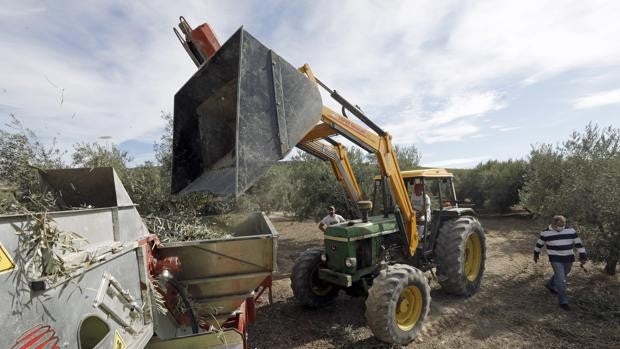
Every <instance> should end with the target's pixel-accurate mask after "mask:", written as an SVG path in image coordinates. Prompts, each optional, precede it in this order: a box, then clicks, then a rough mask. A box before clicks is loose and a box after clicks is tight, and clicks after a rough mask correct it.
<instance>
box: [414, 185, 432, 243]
mask: <svg viewBox="0 0 620 349" xmlns="http://www.w3.org/2000/svg"><path fill="white" fill-rule="evenodd" d="M423 189H424V184H422V183H416V184H414V185H413V195H412V196H411V204H412V205H413V209H414V210H415V215H416V221H417V225H418V235H420V236H422V235H423V233H424V223H425V222H426V221H428V223H430V222H431V198H430V196H428V194H424V198H422V192H423V191H424V190H423Z"/></svg>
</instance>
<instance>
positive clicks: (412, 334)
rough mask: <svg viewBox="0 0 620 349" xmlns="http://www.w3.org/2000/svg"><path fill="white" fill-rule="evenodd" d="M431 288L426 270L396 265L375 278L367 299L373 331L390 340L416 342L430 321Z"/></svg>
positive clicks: (404, 342)
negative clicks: (425, 322)
mask: <svg viewBox="0 0 620 349" xmlns="http://www.w3.org/2000/svg"><path fill="white" fill-rule="evenodd" d="M430 305H431V288H430V286H429V285H428V281H427V280H426V277H425V276H424V273H422V271H420V270H418V269H416V268H414V267H412V266H409V265H406V264H394V265H391V266H388V267H387V268H385V269H383V270H381V272H380V273H379V275H378V276H377V277H375V279H374V282H373V285H372V287H371V288H370V290H369V291H368V298H367V299H366V321H367V322H368V326H369V327H370V329H371V330H372V333H373V334H374V335H375V336H376V337H377V338H378V339H380V340H382V341H384V342H387V343H394V344H399V345H406V344H408V343H410V342H411V341H413V340H414V339H415V338H416V337H417V335H418V333H419V332H420V330H421V329H422V326H423V325H424V321H425V320H426V316H427V315H428V312H429V310H430Z"/></svg>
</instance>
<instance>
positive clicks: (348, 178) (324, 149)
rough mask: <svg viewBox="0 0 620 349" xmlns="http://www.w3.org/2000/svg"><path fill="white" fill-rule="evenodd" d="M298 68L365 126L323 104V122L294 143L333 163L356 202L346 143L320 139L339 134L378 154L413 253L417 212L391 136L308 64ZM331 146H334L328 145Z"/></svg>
mask: <svg viewBox="0 0 620 349" xmlns="http://www.w3.org/2000/svg"><path fill="white" fill-rule="evenodd" d="M299 71H301V72H302V73H303V74H305V75H306V76H307V77H308V79H310V81H312V82H313V83H315V84H317V85H318V86H320V87H322V88H323V89H325V90H326V91H327V92H329V93H330V95H331V96H332V97H333V98H334V99H335V100H336V101H337V102H339V103H340V104H341V105H342V106H343V108H345V109H347V110H349V111H351V112H352V113H353V114H354V115H355V116H357V117H358V118H359V119H360V120H361V121H363V122H364V123H365V124H366V127H365V126H362V125H360V124H357V123H355V122H353V121H352V120H350V119H348V118H346V117H344V116H343V115H340V114H338V113H337V112H335V111H333V110H331V109H330V108H328V107H326V106H323V109H322V111H321V121H322V123H319V124H317V125H316V126H315V127H314V128H313V129H312V130H311V131H310V132H308V133H307V134H306V136H304V138H302V140H301V141H300V142H299V144H297V147H298V148H300V149H302V150H304V151H307V152H309V153H310V154H313V155H315V156H317V157H319V158H324V157H327V158H328V159H329V160H330V162H331V164H332V168H333V170H334V173H335V175H336V178H337V179H338V181H339V182H340V183H341V184H342V186H343V187H344V189H345V191H346V193H347V195H348V196H349V198H350V199H351V200H354V202H357V201H358V200H359V199H360V198H361V197H362V193H361V191H360V188H359V186H358V184H357V180H356V179H355V175H354V173H353V170H352V168H351V165H350V163H349V160H348V158H347V157H346V149H345V147H344V146H343V145H341V144H335V145H331V144H328V143H326V142H324V141H322V139H325V140H328V142H330V143H333V141H332V140H331V139H330V138H329V137H330V136H334V135H342V136H344V137H345V138H347V139H349V140H350V141H351V142H353V143H355V144H356V145H358V146H360V147H361V148H363V149H365V150H366V151H368V152H372V153H374V154H375V155H376V156H377V161H378V163H379V167H380V169H381V176H382V177H384V178H387V181H388V183H389V187H390V189H391V191H392V197H393V198H394V200H395V201H396V202H395V204H396V205H395V207H396V210H395V215H396V220H397V222H398V224H399V228H400V230H401V232H402V233H404V236H403V238H405V240H406V242H408V245H409V251H408V252H409V254H410V255H414V254H415V250H416V248H417V246H418V228H417V224H416V215H415V211H414V210H413V205H412V204H411V201H410V199H409V195H408V194H407V188H406V186H405V181H404V180H403V178H402V175H401V172H400V168H399V167H398V160H397V157H396V153H395V152H394V147H393V146H392V136H390V134H389V133H387V132H385V131H383V130H382V129H381V128H380V127H379V126H377V125H376V124H374V123H373V122H372V121H371V120H370V119H368V118H367V117H366V116H365V115H364V114H363V113H362V112H361V111H360V110H359V109H358V108H356V107H355V106H353V105H351V104H350V103H349V102H347V101H346V100H345V99H344V98H342V96H340V95H339V94H338V93H337V92H335V91H333V90H331V89H329V88H328V87H327V86H326V85H325V84H323V83H322V82H321V81H320V80H319V79H318V78H317V77H316V76H315V75H314V73H313V72H312V69H311V68H310V66H309V65H307V64H305V65H304V66H302V67H301V68H299ZM369 128H370V130H369ZM318 145H320V146H318ZM330 146H331V147H332V148H333V149H330ZM330 151H333V152H334V153H336V154H337V156H336V157H337V159H333V158H334V156H332V157H328V156H325V154H327V153H329V152H330Z"/></svg>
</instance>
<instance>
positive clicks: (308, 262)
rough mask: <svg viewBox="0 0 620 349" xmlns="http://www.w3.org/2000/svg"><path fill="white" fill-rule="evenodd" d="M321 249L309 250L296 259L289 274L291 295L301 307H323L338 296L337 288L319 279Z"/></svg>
mask: <svg viewBox="0 0 620 349" xmlns="http://www.w3.org/2000/svg"><path fill="white" fill-rule="evenodd" d="M323 251H324V250H323V249H322V248H311V249H308V250H306V251H305V252H304V253H302V254H301V256H299V258H297V260H296V261H295V265H294V266H293V271H292V272H291V288H292V289H293V295H295V298H296V299H297V300H298V301H299V302H300V303H301V304H303V305H305V306H307V307H312V308H318V307H323V306H325V305H327V304H329V303H330V302H331V301H332V300H333V299H334V298H336V296H338V291H340V290H339V289H338V287H336V286H335V285H333V284H330V283H328V282H326V281H323V280H321V279H319V268H320V267H321V265H322V264H323V262H321V255H322V254H323Z"/></svg>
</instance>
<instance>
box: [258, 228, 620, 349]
mask: <svg viewBox="0 0 620 349" xmlns="http://www.w3.org/2000/svg"><path fill="white" fill-rule="evenodd" d="M272 220H273V222H274V224H275V226H276V229H277V230H278V232H279V233H280V238H279V242H278V244H279V246H278V249H279V250H278V269H279V270H278V272H277V273H276V274H275V275H274V283H273V297H274V299H273V300H274V302H273V304H271V305H267V304H264V305H263V306H261V307H259V308H258V309H257V312H258V314H257V320H256V322H255V323H253V324H251V325H250V327H249V346H250V347H251V348H356V349H357V348H390V347H391V346H390V345H387V344H385V343H383V342H380V341H378V340H377V339H376V338H374V336H373V335H372V332H371V331H370V329H369V328H368V327H367V326H366V320H365V319H364V311H365V305H364V299H363V298H351V297H349V296H347V295H345V294H344V293H341V294H340V296H339V297H338V298H337V299H336V300H335V302H334V303H333V304H332V305H331V306H329V307H327V308H323V309H307V308H304V307H302V306H301V305H300V304H299V303H297V302H296V301H295V299H294V298H293V293H292V291H291V288H290V279H289V278H290V272H291V269H292V266H293V264H294V261H295V259H296V258H297V256H298V255H299V254H300V253H301V252H303V251H304V250H306V249H307V248H310V247H316V246H322V233H321V231H319V230H318V228H317V224H316V223H314V222H308V221H306V222H296V221H293V220H290V219H288V218H285V217H282V216H273V217H272ZM481 222H482V224H483V226H484V228H485V231H486V236H487V260H486V271H485V274H484V278H483V282H482V286H481V288H480V291H479V292H478V293H477V294H475V295H474V296H472V297H470V298H461V297H455V296H451V295H449V294H446V293H444V292H443V291H442V290H441V287H440V286H439V284H438V283H437V282H436V281H435V280H431V287H432V292H431V296H432V303H431V312H430V314H429V317H428V318H427V321H426V324H425V327H424V330H423V332H422V334H421V335H420V336H418V338H417V339H416V341H415V342H413V343H411V344H409V345H408V346H407V348H499V347H502V348H525V347H527V348H530V347H540V348H620V276H619V275H616V276H607V275H606V274H604V273H603V272H602V265H597V264H594V265H593V264H591V263H588V264H587V265H586V268H587V269H588V270H587V271H585V270H583V269H581V268H580V267H579V264H578V263H575V264H574V266H573V271H572V272H571V273H570V274H569V276H568V296H569V299H570V301H571V307H572V308H571V311H568V312H567V311H564V310H562V309H561V308H560V307H559V306H558V303H557V298H556V297H555V296H554V295H552V294H550V293H549V292H548V291H547V290H546V289H545V288H544V287H543V283H544V281H545V279H546V278H549V277H550V276H551V275H552V274H553V272H552V269H551V267H550V265H549V262H548V261H547V259H546V256H541V260H540V261H539V262H538V264H535V263H534V261H533V260H532V249H533V246H534V244H535V241H536V238H537V236H538V233H539V231H540V229H539V228H541V226H539V224H536V223H534V222H532V221H531V220H529V219H527V218H521V217H491V216H488V217H487V216H485V217H482V218H481ZM586 246H587V242H586ZM427 274H428V276H429V278H430V277H431V274H430V273H427Z"/></svg>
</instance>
